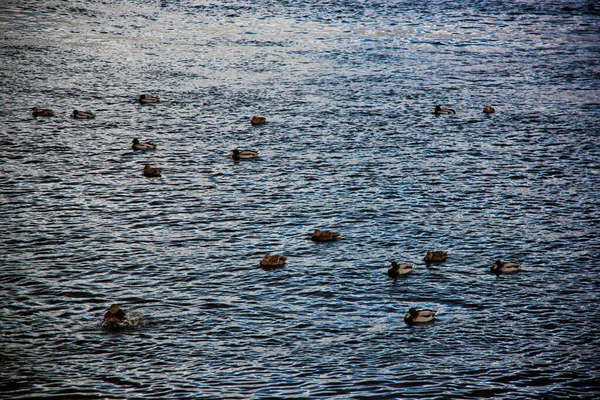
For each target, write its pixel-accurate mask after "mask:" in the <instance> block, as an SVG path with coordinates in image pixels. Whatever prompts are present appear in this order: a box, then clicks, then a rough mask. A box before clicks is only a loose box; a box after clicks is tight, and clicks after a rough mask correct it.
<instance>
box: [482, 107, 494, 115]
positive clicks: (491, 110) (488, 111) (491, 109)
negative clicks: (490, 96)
mask: <svg viewBox="0 0 600 400" xmlns="http://www.w3.org/2000/svg"><path fill="white" fill-rule="evenodd" d="M483 112H484V113H486V114H493V113H495V112H496V110H495V109H494V107H492V106H485V107H483Z"/></svg>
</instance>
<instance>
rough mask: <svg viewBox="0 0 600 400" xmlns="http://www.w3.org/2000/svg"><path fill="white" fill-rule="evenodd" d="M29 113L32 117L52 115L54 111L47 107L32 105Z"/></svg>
mask: <svg viewBox="0 0 600 400" xmlns="http://www.w3.org/2000/svg"><path fill="white" fill-rule="evenodd" d="M31 115H33V116H34V117H54V111H52V110H50V109H47V108H41V109H40V108H37V107H33V108H32V109H31Z"/></svg>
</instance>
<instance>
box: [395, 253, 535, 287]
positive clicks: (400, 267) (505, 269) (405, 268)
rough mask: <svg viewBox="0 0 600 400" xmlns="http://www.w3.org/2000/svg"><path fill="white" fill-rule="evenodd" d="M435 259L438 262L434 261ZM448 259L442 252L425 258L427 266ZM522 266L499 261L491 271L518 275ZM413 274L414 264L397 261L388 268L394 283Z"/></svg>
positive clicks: (429, 254)
mask: <svg viewBox="0 0 600 400" xmlns="http://www.w3.org/2000/svg"><path fill="white" fill-rule="evenodd" d="M434 259H435V260H437V261H432V260H434ZM447 259H448V254H447V253H446V252H442V251H430V252H428V253H427V255H426V256H425V262H426V263H427V264H432V263H435V262H437V263H441V262H444V261H446V260H447ZM522 265H523V264H521V263H515V262H503V261H501V260H497V261H496V262H495V263H494V265H493V266H492V268H491V269H490V270H491V271H492V272H493V273H495V274H496V275H502V274H516V273H517V272H520V271H521V266H522ZM411 272H413V264H410V263H403V264H398V263H397V262H396V261H392V265H390V267H389V268H388V276H389V277H390V278H393V279H394V281H396V279H398V277H400V276H401V275H406V274H410V273H411Z"/></svg>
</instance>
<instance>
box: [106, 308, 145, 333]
mask: <svg viewBox="0 0 600 400" xmlns="http://www.w3.org/2000/svg"><path fill="white" fill-rule="evenodd" d="M139 323H140V319H139V317H130V316H128V315H127V314H126V313H125V311H123V310H121V308H120V307H119V305H118V304H113V305H111V306H110V308H109V309H108V310H107V311H106V313H105V314H104V318H103V319H102V325H103V326H105V327H109V328H129V327H135V326H137V325H138V324H139Z"/></svg>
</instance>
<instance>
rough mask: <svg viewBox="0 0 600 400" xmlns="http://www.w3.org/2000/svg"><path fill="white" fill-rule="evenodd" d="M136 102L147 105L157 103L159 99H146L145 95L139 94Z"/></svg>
mask: <svg viewBox="0 0 600 400" xmlns="http://www.w3.org/2000/svg"><path fill="white" fill-rule="evenodd" d="M138 101H139V102H140V103H142V104H147V103H158V102H159V101H160V99H159V98H158V97H148V96H146V95H145V94H141V95H139V96H138Z"/></svg>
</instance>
